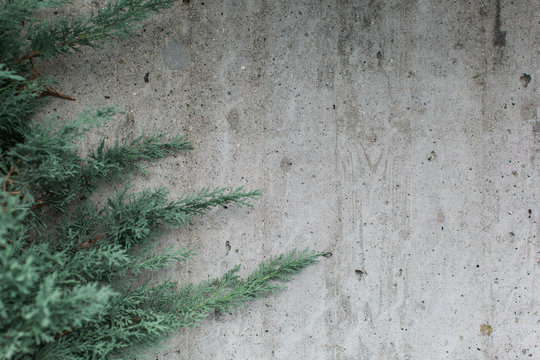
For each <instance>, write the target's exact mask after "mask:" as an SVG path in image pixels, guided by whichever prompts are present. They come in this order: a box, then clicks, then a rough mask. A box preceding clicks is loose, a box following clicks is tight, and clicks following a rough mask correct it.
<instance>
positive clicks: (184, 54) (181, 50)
mask: <svg viewBox="0 0 540 360" xmlns="http://www.w3.org/2000/svg"><path fill="white" fill-rule="evenodd" d="M163 58H164V60H165V67H166V68H167V69H169V70H185V69H186V68H187V65H188V61H189V56H188V51H187V48H186V47H185V46H184V45H181V44H177V43H175V42H174V41H170V40H165V51H164V54H163Z"/></svg>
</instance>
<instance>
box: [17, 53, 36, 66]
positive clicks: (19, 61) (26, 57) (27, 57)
mask: <svg viewBox="0 0 540 360" xmlns="http://www.w3.org/2000/svg"><path fill="white" fill-rule="evenodd" d="M39 53H40V51H39V50H34V51H32V52H31V53H29V54H28V55H26V56H23V57H22V58H19V59H17V60H15V64H19V63H21V62H23V61H25V60H28V59H31V58H33V57H34V56H39Z"/></svg>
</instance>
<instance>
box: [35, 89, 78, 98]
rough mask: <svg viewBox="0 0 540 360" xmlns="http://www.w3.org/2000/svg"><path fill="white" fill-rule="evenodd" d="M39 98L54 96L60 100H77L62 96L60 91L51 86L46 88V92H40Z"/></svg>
mask: <svg viewBox="0 0 540 360" xmlns="http://www.w3.org/2000/svg"><path fill="white" fill-rule="evenodd" d="M39 96H41V97H44V96H56V97H59V98H62V99H67V100H72V101H75V100H77V99H75V98H74V97H72V96H69V95H66V94H62V93H61V92H60V91H58V90H56V89H55V88H53V87H52V86H47V90H46V91H44V92H42V93H41V94H40V95H39Z"/></svg>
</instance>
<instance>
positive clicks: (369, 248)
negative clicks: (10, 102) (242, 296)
mask: <svg viewBox="0 0 540 360" xmlns="http://www.w3.org/2000/svg"><path fill="white" fill-rule="evenodd" d="M104 3H105V1H104V0H99V1H90V0H84V1H83V0H79V1H76V2H75V5H74V7H73V8H70V9H68V10H67V11H79V10H88V9H89V8H90V7H94V8H95V7H97V6H102V5H103V4H104ZM539 16H540V10H539V6H538V2H536V1H534V0H519V1H518V0H514V1H509V0H491V1H480V0H479V1H464V0H457V1H435V0H432V1H428V0H402V1H397V0H396V1H367V0H366V1H363V0H362V1H361V0H358V1H354V0H349V1H347V0H338V1H331V0H317V1H315V0H312V1H307V0H306V1H286V0H275V1H264V0H253V1H248V0H244V1H240V0H238V1H232V0H231V1H212V0H207V1H204V2H201V1H191V2H189V1H184V2H182V1H180V2H179V3H178V4H177V5H175V6H174V7H173V8H172V9H171V10H170V11H167V12H165V13H164V14H161V15H157V16H154V17H152V18H151V19H149V20H147V21H146V22H145V23H144V24H143V25H144V26H143V28H142V29H141V31H140V32H139V33H138V35H137V36H135V37H133V38H130V39H126V40H119V41H118V42H117V43H116V44H115V46H114V47H113V48H109V49H105V50H91V49H85V50H84V51H82V52H81V53H79V54H75V55H73V56H71V57H69V58H67V59H60V60H58V61H55V62H54V63H51V64H49V65H48V66H46V67H44V69H45V70H47V72H48V73H49V74H51V75H54V76H56V77H57V79H58V80H59V81H60V85H59V89H60V90H61V91H62V92H64V93H68V94H70V95H72V96H75V97H76V98H77V99H78V100H77V101H76V102H69V101H65V100H54V102H53V103H52V104H51V106H50V107H49V110H50V112H51V113H58V114H60V115H62V116H68V115H69V116H75V114H77V113H78V112H80V111H81V110H82V109H85V108H89V107H96V106H103V105H107V104H113V103H114V104H118V105H119V106H120V107H121V108H123V109H125V110H126V111H128V114H127V115H125V116H119V117H118V118H117V119H116V121H115V122H112V123H110V124H108V125H107V126H105V127H104V128H102V129H99V130H98V131H96V133H94V134H93V135H92V138H91V140H92V141H93V142H94V143H95V142H97V139H98V138H99V137H101V136H105V137H106V138H107V141H108V142H110V143H112V142H114V141H115V140H117V139H122V138H124V137H128V138H130V137H133V136H137V135H140V134H142V133H144V132H154V131H168V132H169V133H170V134H171V135H178V134H187V136H188V138H189V139H190V140H191V141H192V142H193V143H194V146H195V150H194V151H193V152H191V153H190V154H188V155H178V156H175V157H171V158H169V159H165V160H163V161H159V162H156V163H154V164H151V165H150V166H149V173H148V174H147V175H145V176H143V177H139V178H138V179H137V182H136V183H137V186H138V188H143V187H144V186H153V187H154V186H166V187H168V188H170V189H171V190H172V193H171V196H172V197H174V196H178V195H180V194H183V193H185V192H189V191H195V190H196V189H199V188H201V187H203V186H210V187H216V186H234V185H246V186H247V187H248V188H252V189H255V188H257V189H262V190H263V191H264V197H263V199H262V200H261V201H259V202H258V203H257V204H256V206H255V207H254V208H252V209H245V208H242V209H238V208H229V209H227V210H225V209H219V210H216V211H212V212H210V214H209V215H208V216H206V217H203V218H201V219H200V220H199V221H197V222H196V223H195V224H194V225H193V226H191V227H189V228H188V229H184V230H180V231H176V232H171V233H168V234H167V236H165V237H164V246H165V245H166V244H175V245H178V246H180V245H181V244H185V245H187V246H190V247H192V248H194V249H195V250H196V251H197V252H198V253H199V255H198V256H197V257H196V258H195V259H194V260H193V261H191V262H190V263H188V264H186V265H182V266H177V267H173V268H171V269H170V270H169V271H168V272H165V273H163V274H161V275H160V278H165V277H169V276H172V277H173V278H175V279H178V281H179V282H185V281H199V280H202V279H206V278H207V277H208V276H217V275H219V274H222V273H224V272H225V271H226V270H228V269H230V268H232V267H233V266H234V265H235V264H237V263H241V264H242V265H243V270H242V273H243V274H247V273H249V271H250V270H252V269H254V268H255V267H256V266H257V264H258V263H259V262H260V261H263V260H265V259H268V257H270V256H273V255H277V254H279V253H281V252H283V251H287V250H289V249H292V248H295V247H298V248H304V247H307V246H309V247H310V248H313V249H317V250H320V251H330V252H332V256H331V257H329V258H323V259H322V261H321V262H320V263H319V264H318V265H315V266H312V267H310V268H308V269H307V270H305V271H304V272H303V273H302V274H300V276H297V277H296V278H295V280H294V281H292V282H291V283H290V284H289V289H288V290H287V291H285V292H282V293H279V294H276V295H274V296H271V297H268V298H266V299H264V300H263V301H260V302H256V303H252V304H249V305H248V306H247V307H245V308H244V309H243V310H242V311H240V312H237V313H234V314H220V315H214V316H211V317H210V318H209V319H208V320H207V321H205V322H204V323H203V324H202V326H200V327H199V328H197V329H190V330H186V331H181V332H180V333H179V335H178V336H176V337H174V338H173V339H171V340H170V341H169V342H168V343H167V345H166V349H165V350H163V351H161V352H160V353H157V354H155V356H154V357H152V358H153V359H154V358H155V359H162V360H165V359H193V360H196V359H274V358H275V359H467V360H470V359H529V358H531V359H540V348H539V346H540V315H539V311H540V276H539V272H540V255H539V251H540V246H539V244H540V243H539V240H538V230H539V224H538V223H539V219H540V217H539V213H540V207H539V206H538V196H539V191H538V190H539V189H540V181H539V177H538V175H540V174H539V172H538V171H539V165H540V163H539V161H540V158H539V153H538V152H539V145H540V132H539V131H540V130H539V129H540V121H539V119H538V108H539V104H540V102H539V99H540V98H539V93H538V89H539V87H538V80H539V78H540V72H539V65H540V64H539V58H540V57H539V49H540V41H539V39H540V26H539V18H540V17H539ZM167 46H173V48H169V49H167ZM175 56H176V58H175ZM175 69H177V70H175ZM146 74H148V75H146ZM145 76H146V80H147V81H145ZM92 141H91V142H90V143H92ZM88 146H89V144H84V147H88Z"/></svg>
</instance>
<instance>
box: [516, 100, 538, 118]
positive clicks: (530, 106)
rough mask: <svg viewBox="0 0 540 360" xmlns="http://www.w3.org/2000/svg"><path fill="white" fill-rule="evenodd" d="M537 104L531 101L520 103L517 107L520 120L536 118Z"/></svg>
mask: <svg viewBox="0 0 540 360" xmlns="http://www.w3.org/2000/svg"><path fill="white" fill-rule="evenodd" d="M537 109H538V106H537V105H536V103H535V102H533V101H525V103H524V104H523V105H521V107H520V109H519V115H520V117H521V119H522V120H534V119H537V117H538V114H537Z"/></svg>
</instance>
